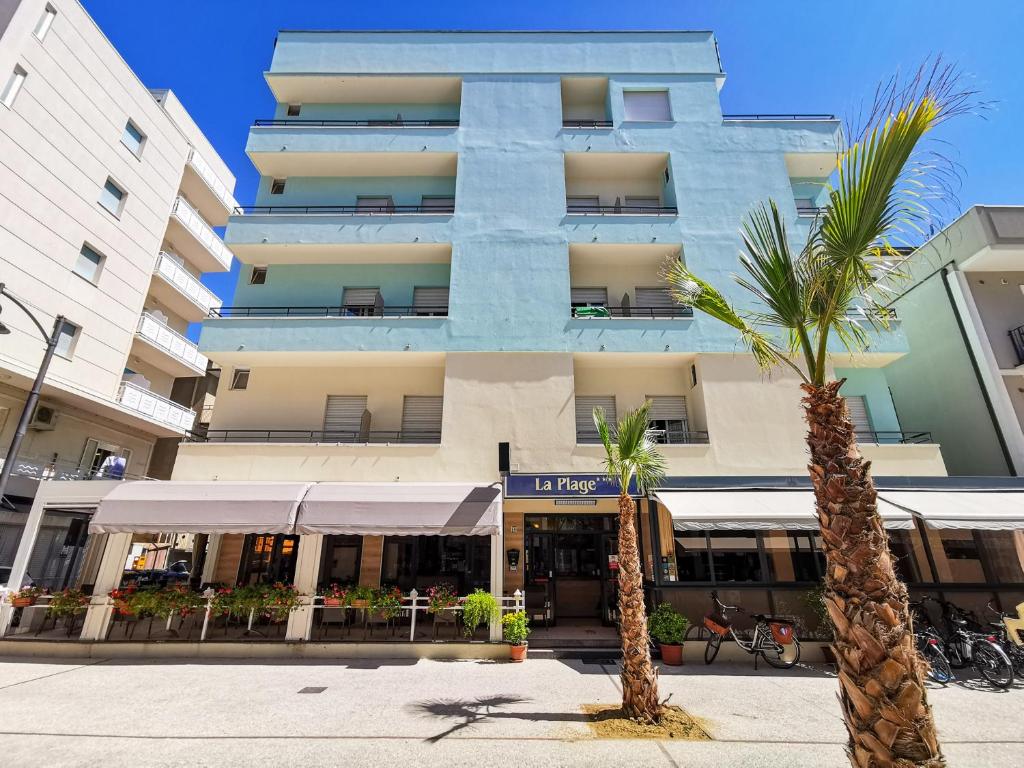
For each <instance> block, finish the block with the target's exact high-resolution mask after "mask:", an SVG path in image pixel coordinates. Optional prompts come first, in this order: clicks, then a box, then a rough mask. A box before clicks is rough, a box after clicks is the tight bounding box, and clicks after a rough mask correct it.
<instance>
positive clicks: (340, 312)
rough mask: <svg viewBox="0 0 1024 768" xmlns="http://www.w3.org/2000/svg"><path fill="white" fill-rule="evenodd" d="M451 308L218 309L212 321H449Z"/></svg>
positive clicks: (360, 305)
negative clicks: (326, 318) (296, 319)
mask: <svg viewBox="0 0 1024 768" xmlns="http://www.w3.org/2000/svg"><path fill="white" fill-rule="evenodd" d="M447 316H448V305H446V304H445V305H441V304H438V305H436V306H432V305H419V306H413V307H409V306H404V307H402V306H381V307H377V306H370V305H368V304H350V305H341V306H333V307H328V306H323V307H219V308H217V309H211V310H210V317H215V318H216V317H345V318H348V317H353V318H359V317H447Z"/></svg>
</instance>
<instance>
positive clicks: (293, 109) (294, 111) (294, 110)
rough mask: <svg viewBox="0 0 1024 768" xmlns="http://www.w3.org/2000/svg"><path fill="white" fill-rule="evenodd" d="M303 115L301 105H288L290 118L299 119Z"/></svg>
mask: <svg viewBox="0 0 1024 768" xmlns="http://www.w3.org/2000/svg"><path fill="white" fill-rule="evenodd" d="M300 114H302V105H301V104H289V105H288V117H298V116H299V115H300Z"/></svg>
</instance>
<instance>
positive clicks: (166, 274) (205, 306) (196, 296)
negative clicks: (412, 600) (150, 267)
mask: <svg viewBox="0 0 1024 768" xmlns="http://www.w3.org/2000/svg"><path fill="white" fill-rule="evenodd" d="M156 274H158V275H160V276H161V277H162V278H164V279H165V280H166V281H167V282H168V283H170V284H171V285H173V286H174V287H175V288H177V289H178V291H180V292H181V293H182V294H183V295H184V296H186V297H187V298H188V299H189V300H190V301H191V302H192V303H193V304H195V305H196V306H197V307H199V308H200V309H202V310H203V312H204V313H209V311H210V310H211V309H216V308H218V307H220V305H221V300H220V299H219V298H217V296H216V294H214V293H213V291H211V290H210V289H209V288H207V287H206V286H205V285H203V284H202V283H201V282H199V280H198V279H196V277H195V276H193V275H192V274H191V273H189V271H188V270H187V269H185V268H184V267H183V266H181V265H180V264H179V263H178V262H177V261H175V259H174V257H172V256H171V255H170V254H167V253H164V252H163V251H161V252H160V257H159V258H158V259H157V261H156Z"/></svg>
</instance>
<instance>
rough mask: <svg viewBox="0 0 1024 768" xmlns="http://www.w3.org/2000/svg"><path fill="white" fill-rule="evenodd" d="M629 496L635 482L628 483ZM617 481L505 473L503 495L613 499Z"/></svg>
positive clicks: (564, 475) (572, 475) (587, 477)
mask: <svg viewBox="0 0 1024 768" xmlns="http://www.w3.org/2000/svg"><path fill="white" fill-rule="evenodd" d="M629 494H630V496H638V495H639V493H638V492H637V489H636V481H635V480H634V481H633V482H631V483H630V485H629ZM618 495H619V484H618V483H617V482H615V481H613V480H609V479H608V478H607V477H606V476H605V475H577V474H572V473H567V474H544V475H508V476H507V477H506V478H505V498H512V499H536V498H551V499H578V498H587V499H597V498H608V497H611V498H616V497H618Z"/></svg>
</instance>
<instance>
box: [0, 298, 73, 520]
mask: <svg viewBox="0 0 1024 768" xmlns="http://www.w3.org/2000/svg"><path fill="white" fill-rule="evenodd" d="M0 296H6V297H7V298H8V299H10V300H11V301H12V302H13V303H14V305H15V306H17V307H19V308H20V309H21V311H22V312H24V313H25V314H26V315H28V317H29V319H30V320H31V321H32V322H33V324H34V325H35V326H36V328H38V329H39V333H40V334H42V336H43V339H44V340H45V341H46V353H45V354H44V355H43V362H42V363H40V365H39V372H38V373H37V374H36V380H35V381H34V382H32V391H31V392H29V394H28V400H26V401H25V407H24V408H23V409H22V411H21V418H20V419H19V420H18V428H17V429H16V430H15V431H14V437H13V438H11V447H10V448H8V449H7V455H6V456H5V457H4V467H3V470H0V503H3V498H4V492H5V491H6V490H7V481H8V480H10V478H11V472H13V471H14V462H15V461H17V458H18V451H19V450H20V449H21V441H22V440H23V439H24V438H25V433H26V432H28V423H29V421H30V420H31V418H32V412H33V411H34V410H35V408H36V403H38V402H39V391H40V390H41V389H42V388H43V379H44V378H46V369H47V368H49V367H50V361H51V360H52V359H53V352H54V350H55V349H56V348H57V340H58V339H59V338H60V329H61V328H62V327H63V325H64V315H57V317H56V318H54V320H53V331H51V332H50V333H47V332H46V329H45V328H43V326H42V325H40V324H39V321H38V320H36V317H35V315H33V314H32V313H31V312H29V310H28V307H26V306H25V305H24V304H22V303H21V302H20V301H18V297H17V296H14V295H13V294H11V293H10V292H8V290H7V288H6V287H5V286H4V284H3V283H0ZM0 309H3V306H2V305H0ZM10 332H11V329H10V328H8V327H7V326H6V325H4V323H3V322H2V321H0V335H7V334H9V333H10Z"/></svg>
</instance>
